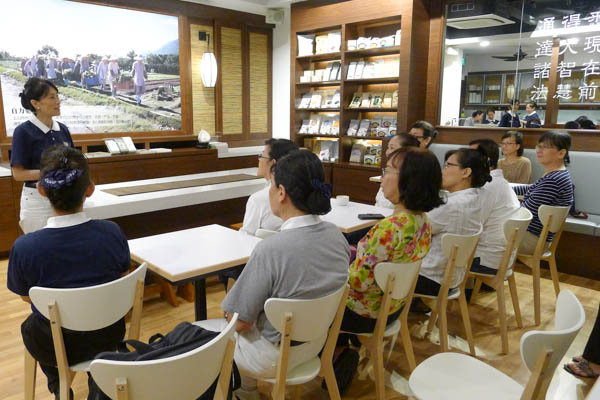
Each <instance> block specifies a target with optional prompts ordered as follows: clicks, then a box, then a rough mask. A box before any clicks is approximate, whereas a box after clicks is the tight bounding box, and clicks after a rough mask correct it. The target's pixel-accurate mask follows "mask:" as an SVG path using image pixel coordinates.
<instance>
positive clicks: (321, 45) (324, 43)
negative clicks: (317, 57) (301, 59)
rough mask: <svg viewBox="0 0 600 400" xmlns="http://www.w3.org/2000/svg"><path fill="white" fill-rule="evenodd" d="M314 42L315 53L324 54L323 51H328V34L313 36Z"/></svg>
mask: <svg viewBox="0 0 600 400" xmlns="http://www.w3.org/2000/svg"><path fill="white" fill-rule="evenodd" d="M315 43H316V49H317V52H316V54H324V53H328V52H329V51H328V49H329V38H328V35H318V36H317V37H315Z"/></svg>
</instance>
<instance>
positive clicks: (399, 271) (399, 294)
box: [375, 260, 422, 299]
mask: <svg viewBox="0 0 600 400" xmlns="http://www.w3.org/2000/svg"><path fill="white" fill-rule="evenodd" d="M421 262H422V260H419V261H415V262H411V263H391V262H382V263H379V264H377V265H376V266H375V281H376V282H377V285H378V286H379V287H380V288H381V290H385V286H386V284H387V281H388V276H389V274H390V273H394V274H396V280H395V282H394V287H393V288H392V298H393V299H403V298H405V297H406V296H408V294H409V293H410V289H411V287H412V285H413V281H414V280H415V277H416V276H417V275H418V274H419V270H420V269H421Z"/></svg>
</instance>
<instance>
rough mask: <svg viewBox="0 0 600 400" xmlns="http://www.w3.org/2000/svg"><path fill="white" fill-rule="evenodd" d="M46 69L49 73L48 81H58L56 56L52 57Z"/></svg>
mask: <svg viewBox="0 0 600 400" xmlns="http://www.w3.org/2000/svg"><path fill="white" fill-rule="evenodd" d="M46 69H47V71H48V79H56V56H55V55H54V54H52V55H50V60H49V61H48V65H47V67H46Z"/></svg>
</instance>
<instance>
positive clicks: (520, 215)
mask: <svg viewBox="0 0 600 400" xmlns="http://www.w3.org/2000/svg"><path fill="white" fill-rule="evenodd" d="M532 218H533V214H531V211H529V210H528V209H526V208H525V207H521V208H519V210H518V211H517V213H516V214H515V215H514V216H513V217H512V218H511V219H509V220H507V221H506V222H505V223H504V237H505V238H506V250H505V253H504V255H503V257H502V261H501V263H500V268H498V275H499V276H503V274H505V273H506V269H508V268H509V267H510V266H512V265H513V262H514V260H515V258H516V257H517V251H518V250H519V246H520V245H521V242H522V241H523V238H524V237H525V232H527V227H528V226H529V223H530V222H531V219H532ZM503 269H504V271H502V270H503Z"/></svg>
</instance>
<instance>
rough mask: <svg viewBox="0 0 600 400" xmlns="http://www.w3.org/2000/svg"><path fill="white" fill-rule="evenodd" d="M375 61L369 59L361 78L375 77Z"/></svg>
mask: <svg viewBox="0 0 600 400" xmlns="http://www.w3.org/2000/svg"><path fill="white" fill-rule="evenodd" d="M375 77H376V76H375V61H369V62H366V63H365V66H364V69H363V72H362V75H361V78H362V79H371V78H375Z"/></svg>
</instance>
